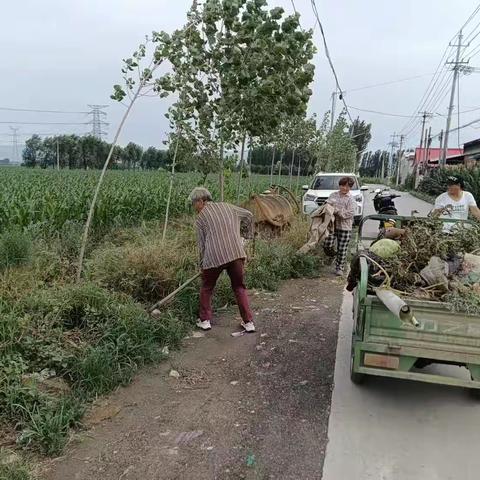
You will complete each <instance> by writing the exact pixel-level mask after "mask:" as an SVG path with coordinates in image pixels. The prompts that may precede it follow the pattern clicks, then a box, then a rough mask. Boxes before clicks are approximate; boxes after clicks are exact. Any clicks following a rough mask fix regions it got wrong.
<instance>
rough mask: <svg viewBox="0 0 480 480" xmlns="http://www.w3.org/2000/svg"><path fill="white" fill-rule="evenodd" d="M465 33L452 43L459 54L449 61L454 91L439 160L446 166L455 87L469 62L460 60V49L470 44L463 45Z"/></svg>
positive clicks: (451, 94)
mask: <svg viewBox="0 0 480 480" xmlns="http://www.w3.org/2000/svg"><path fill="white" fill-rule="evenodd" d="M462 39H463V34H462V31H461V30H460V32H458V43H457V44H456V45H451V46H452V47H457V55H456V57H455V61H454V62H447V65H453V67H452V69H453V80H452V91H451V92H450V104H449V106H448V115H447V125H446V127H445V138H444V141H443V152H442V156H441V158H440V161H439V165H440V166H441V167H444V166H445V165H446V164H447V152H448V135H449V133H450V124H451V122H452V112H453V102H454V100H455V88H456V86H457V79H458V74H459V71H460V67H461V66H462V65H466V64H468V61H467V62H464V61H463V60H460V51H461V48H462V47H468V46H469V45H470V44H469V43H468V44H466V45H462Z"/></svg>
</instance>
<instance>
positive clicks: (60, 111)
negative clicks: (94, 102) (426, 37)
mask: <svg viewBox="0 0 480 480" xmlns="http://www.w3.org/2000/svg"><path fill="white" fill-rule="evenodd" d="M0 110H6V111H9V112H35V113H75V114H87V113H88V112H73V111H69V110H37V109H35V108H12V107H0Z"/></svg>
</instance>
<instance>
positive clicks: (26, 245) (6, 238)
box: [0, 230, 32, 270]
mask: <svg viewBox="0 0 480 480" xmlns="http://www.w3.org/2000/svg"><path fill="white" fill-rule="evenodd" d="M31 252H32V242H31V240H30V238H29V237H28V236H27V235H26V234H25V233H23V232H21V231H20V230H11V231H8V232H4V233H3V234H1V235H0V270H1V269H5V268H10V267H14V266H16V265H22V264H25V263H27V262H28V261H29V260H30V256H31Z"/></svg>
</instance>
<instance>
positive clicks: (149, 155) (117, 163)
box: [23, 135, 168, 170]
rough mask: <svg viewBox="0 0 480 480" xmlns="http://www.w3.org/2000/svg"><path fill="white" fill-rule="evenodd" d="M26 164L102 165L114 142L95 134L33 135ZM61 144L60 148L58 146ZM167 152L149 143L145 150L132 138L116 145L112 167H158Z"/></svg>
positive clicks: (163, 161)
mask: <svg viewBox="0 0 480 480" xmlns="http://www.w3.org/2000/svg"><path fill="white" fill-rule="evenodd" d="M25 143H26V146H25V149H24V151H23V164H24V166H26V167H38V166H39V167H42V168H49V167H53V168H57V151H58V166H59V167H60V168H61V169H63V168H68V169H70V170H72V169H78V168H83V169H87V168H88V169H91V168H93V169H100V168H102V167H103V164H104V162H105V160H106V158H107V155H108V152H109V150H110V147H111V144H109V143H108V142H105V141H104V140H101V139H99V138H96V137H94V136H92V135H87V136H84V137H79V136H77V135H55V136H52V137H46V138H44V139H43V140H42V139H41V138H40V137H39V136H38V135H33V136H32V137H31V138H30V139H28V140H27V141H26V142H25ZM57 145H58V150H57ZM167 157H168V155H167V152H166V151H165V150H158V149H156V148H155V147H149V148H148V149H147V150H146V151H145V152H143V149H142V147H141V146H140V145H137V144H135V143H133V142H130V143H129V144H128V145H127V146H126V147H125V148H122V147H120V146H118V145H117V146H115V149H114V152H113V156H112V160H111V162H110V165H111V167H112V168H124V169H127V168H128V169H130V168H134V169H135V168H138V167H141V168H142V169H145V170H149V169H158V168H160V167H163V166H165V164H166V163H167Z"/></svg>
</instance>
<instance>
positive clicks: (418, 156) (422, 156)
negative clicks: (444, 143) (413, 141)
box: [415, 148, 463, 167]
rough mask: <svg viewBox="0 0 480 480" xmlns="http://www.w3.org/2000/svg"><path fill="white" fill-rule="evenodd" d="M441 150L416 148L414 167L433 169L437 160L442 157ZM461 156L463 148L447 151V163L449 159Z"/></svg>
mask: <svg viewBox="0 0 480 480" xmlns="http://www.w3.org/2000/svg"><path fill="white" fill-rule="evenodd" d="M442 154H443V148H416V149H415V165H423V166H425V167H435V166H437V165H438V161H439V159H440V158H441V157H442ZM459 155H463V148H449V149H447V163H450V162H449V161H448V160H449V159H450V157H452V158H454V157H458V156H459Z"/></svg>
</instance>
